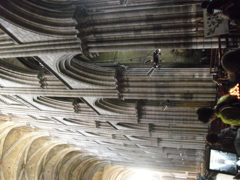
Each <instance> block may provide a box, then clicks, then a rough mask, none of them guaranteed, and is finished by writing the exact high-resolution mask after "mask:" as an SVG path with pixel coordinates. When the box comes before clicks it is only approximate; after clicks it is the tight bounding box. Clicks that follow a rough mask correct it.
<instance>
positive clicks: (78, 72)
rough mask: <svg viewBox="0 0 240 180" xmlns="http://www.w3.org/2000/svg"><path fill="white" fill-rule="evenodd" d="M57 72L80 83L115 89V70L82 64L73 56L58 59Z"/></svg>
mask: <svg viewBox="0 0 240 180" xmlns="http://www.w3.org/2000/svg"><path fill="white" fill-rule="evenodd" d="M58 69H59V71H60V72H61V73H62V74H64V75H67V76H69V77H71V78H73V79H76V80H78V81H80V82H82V83H86V84H89V85H96V86H105V87H108V88H112V89H115V88H116V79H115V73H116V70H115V69H111V68H106V67H100V66H97V65H94V64H92V63H87V62H83V61H81V60H78V59H76V58H74V56H73V55H66V56H63V57H61V58H60V60H59V64H58Z"/></svg>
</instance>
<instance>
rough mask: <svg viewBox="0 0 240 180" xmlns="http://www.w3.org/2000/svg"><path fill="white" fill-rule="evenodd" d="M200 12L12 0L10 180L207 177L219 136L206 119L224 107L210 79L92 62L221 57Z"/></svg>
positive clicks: (140, 4) (0, 41) (5, 25)
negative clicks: (211, 144) (153, 55)
mask: <svg viewBox="0 0 240 180" xmlns="http://www.w3.org/2000/svg"><path fill="white" fill-rule="evenodd" d="M198 3H199V1H181V0H172V1H158V0H148V1H146V0H139V1H133V0H127V1H122V0H121V1H117V0H108V1H105V0H102V1H99V0H89V1H85V0H79V1H76V0H73V1H64V0H56V1H51V0H39V1H35V0H1V1H0V111H1V115H0V118H1V126H0V143H1V146H0V152H1V160H0V168H1V169H0V175H1V179H2V180H15V179H17V180H34V179H40V180H43V179H44V180H54V179H59V180H68V179H69V180H75V179H81V180H90V179H94V180H103V179H104V180H106V179H109V180H112V179H114V180H115V179H119V180H127V179H131V177H133V176H134V172H135V170H134V169H132V167H138V168H144V169H152V170H155V171H157V172H158V174H157V175H156V178H158V179H170V178H172V179H175V180H178V179H179V177H184V178H187V179H193V178H194V177H195V176H196V175H197V173H199V172H201V171H202V165H203V158H204V152H205V135H206V133H207V131H208V127H207V126H206V125H204V124H201V123H199V122H198V121H196V114H195V112H196V110H197V109H198V107H200V106H208V105H209V104H210V103H211V102H212V101H215V94H216V92H215V91H216V90H215V86H214V84H213V83H212V82H211V79H212V77H211V75H210V74H209V69H208V68H203V67H194V68H188V67H181V68H176V67H171V66H169V67H164V66H163V67H162V68H161V70H159V71H155V72H154V74H153V75H152V76H151V77H149V76H147V75H146V72H147V71H148V70H149V68H148V67H142V66H138V65H136V64H135V65H132V66H131V65H129V66H128V65H126V64H119V63H113V64H106V63H94V61H91V60H89V59H88V58H90V59H91V58H93V59H94V57H96V56H98V55H99V53H100V55H101V52H109V51H126V50H128V51H130V50H146V49H149V50H154V49H155V48H162V49H164V48H165V49H167V48H183V49H185V48H188V49H202V48H205V49H209V48H214V47H216V46H217V39H215V38H212V39H204V38H203V30H202V27H200V28H199V29H198V31H196V21H197V20H199V18H200V19H201V18H202V12H201V9H200V7H199V6H198ZM86 57H87V58H86ZM168 101H170V102H171V106H169V107H168V108H167V109H164V108H165V105H166V104H167V102H168ZM128 168H129V169H128ZM160 172H161V173H160ZM180 179H181V178H180Z"/></svg>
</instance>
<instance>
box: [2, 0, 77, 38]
mask: <svg viewBox="0 0 240 180" xmlns="http://www.w3.org/2000/svg"><path fill="white" fill-rule="evenodd" d="M0 9H1V15H2V17H3V18H4V19H5V20H7V21H9V22H11V23H13V24H15V25H17V26H19V27H22V28H24V29H28V30H30V31H34V32H38V33H40V34H45V35H50V36H63V37H64V36H76V34H77V31H76V30H75V29H74V27H75V25H76V24H75V23H74V21H73V19H71V17H72V15H73V12H74V9H72V10H70V11H64V10H60V11H59V10H54V7H52V8H51V9H49V8H45V7H42V6H39V5H36V4H35V3H34V4H33V3H31V2H29V1H24V3H23V2H22V1H16V0H8V1H4V2H3V3H2V4H1V6H0ZM33 12H34V13H33ZM38 14H39V15H40V16H39V15H38ZM46 15H47V16H50V17H53V18H49V17H46ZM66 15H67V17H66ZM65 18H66V19H65Z"/></svg>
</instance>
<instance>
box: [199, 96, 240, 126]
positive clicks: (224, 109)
mask: <svg viewBox="0 0 240 180" xmlns="http://www.w3.org/2000/svg"><path fill="white" fill-rule="evenodd" d="M197 115H198V119H199V120H200V121H201V122H203V123H208V122H212V121H214V120H215V119H217V118H221V120H222V121H223V122H224V123H225V124H231V125H235V126H239V125H240V100H239V99H238V98H237V96H232V95H225V96H222V97H221V98H220V99H219V100H218V102H217V104H216V106H215V107H214V108H209V107H202V108H199V109H198V110H197Z"/></svg>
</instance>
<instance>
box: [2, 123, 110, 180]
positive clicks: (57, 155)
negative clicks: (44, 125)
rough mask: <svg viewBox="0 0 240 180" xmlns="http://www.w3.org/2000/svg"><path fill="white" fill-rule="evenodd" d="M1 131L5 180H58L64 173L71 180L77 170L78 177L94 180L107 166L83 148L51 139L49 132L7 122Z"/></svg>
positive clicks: (3, 179)
mask: <svg viewBox="0 0 240 180" xmlns="http://www.w3.org/2000/svg"><path fill="white" fill-rule="evenodd" d="M0 129H1V130H2V131H0V141H1V148H0V152H1V153H2V157H1V164H0V172H1V179H2V180H8V179H18V180H22V179H25V180H27V179H31V180H38V179H45V178H47V179H56V178H57V179H58V178H59V177H60V174H61V173H60V171H61V170H63V169H65V171H66V172H68V173H66V174H65V173H64V176H65V178H64V179H69V180H70V179H71V178H72V177H74V176H73V174H72V173H71V172H72V171H71V169H73V168H74V169H75V168H76V167H77V171H75V172H74V173H75V177H78V179H82V178H83V179H85V178H86V180H91V179H92V177H93V174H95V172H96V171H97V170H98V169H100V168H101V167H103V166H105V165H107V163H106V162H102V161H100V160H98V159H97V158H96V157H94V156H89V155H87V154H86V153H83V152H82V151H80V148H76V147H74V146H71V145H68V144H64V143H62V142H60V141H58V140H57V139H53V138H50V137H49V133H48V132H47V131H45V132H43V131H39V130H36V129H33V128H31V127H27V126H25V125H24V124H21V123H16V124H15V123H8V122H6V121H5V122H4V123H2V122H1V128H0ZM66 165H67V166H66ZM62 175H63V174H62Z"/></svg>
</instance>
